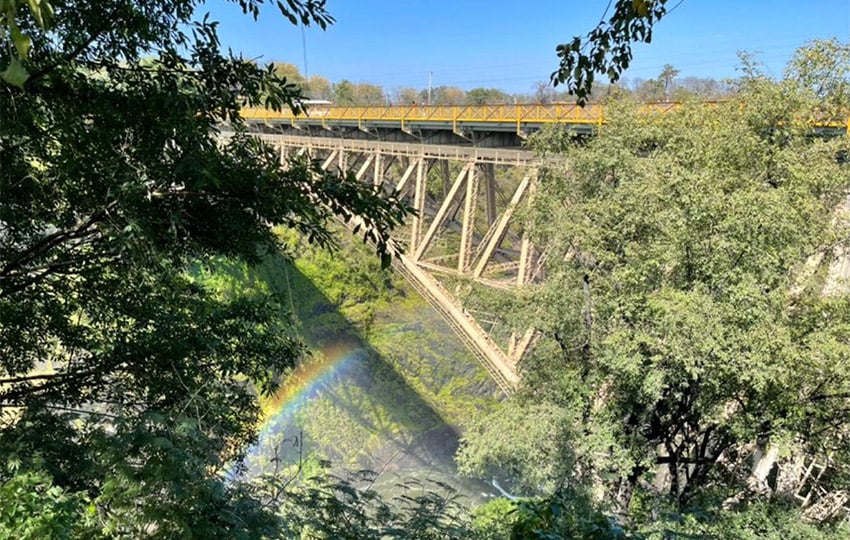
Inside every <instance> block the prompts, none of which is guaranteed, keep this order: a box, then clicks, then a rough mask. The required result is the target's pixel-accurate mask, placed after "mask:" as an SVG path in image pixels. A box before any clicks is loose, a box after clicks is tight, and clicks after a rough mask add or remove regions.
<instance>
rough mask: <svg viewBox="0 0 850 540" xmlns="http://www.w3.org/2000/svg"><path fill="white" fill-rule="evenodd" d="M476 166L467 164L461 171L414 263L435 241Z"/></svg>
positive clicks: (420, 246)
mask: <svg viewBox="0 0 850 540" xmlns="http://www.w3.org/2000/svg"><path fill="white" fill-rule="evenodd" d="M474 166H475V162H474V161H469V162H467V164H466V165H464V167H463V169H461V171H460V174H458V175H457V179H455V181H454V184H452V187H451V189H449V192H448V194H446V199H445V200H444V201H443V204H442V205H441V206H440V209H439V210H437V215H436V216H434V222H433V223H431V226H430V227H428V232H426V233H425V236H424V237H423V238H422V243H421V244H419V246H417V249H416V251H415V253H414V255H413V260H414V261H418V260H419V259H421V258H422V255H423V254H424V253H425V250H426V249H428V247H430V245H431V241H432V240H433V239H434V235H435V234H436V233H437V229H439V228H440V227H441V226H442V224H443V221H445V219H446V214H447V213H448V210H449V208H450V207H451V205H452V202H454V200H455V197H457V194H458V192H459V191H460V188H461V186H463V184H464V181H465V180H466V177H467V176H468V174H469V171H470V169H471V168H472V167H474Z"/></svg>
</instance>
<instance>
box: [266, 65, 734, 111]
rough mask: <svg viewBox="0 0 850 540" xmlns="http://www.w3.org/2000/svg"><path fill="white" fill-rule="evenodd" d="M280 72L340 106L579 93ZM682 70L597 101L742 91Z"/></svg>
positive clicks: (525, 99) (279, 68)
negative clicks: (386, 83) (389, 83)
mask: <svg viewBox="0 0 850 540" xmlns="http://www.w3.org/2000/svg"><path fill="white" fill-rule="evenodd" d="M274 68H275V71H276V72H277V74H278V75H282V76H284V77H286V78H287V80H288V81H289V82H292V83H294V84H295V85H297V86H299V87H300V88H301V90H302V92H303V93H304V95H305V96H307V97H308V98H310V99H322V100H328V101H331V102H333V103H335V104H337V105H410V104H413V103H417V104H422V105H425V104H431V105H485V104H487V105H500V104H513V103H552V102H556V101H575V97H573V96H570V95H569V94H567V93H566V92H559V91H557V90H556V89H555V88H553V87H552V86H551V85H550V84H549V83H548V82H546V81H538V82H536V83H534V85H533V86H532V88H530V91H529V92H527V93H515V94H511V93H508V92H505V91H503V90H500V89H499V88H483V87H482V88H472V89H470V90H464V89H463V88H459V87H457V86H445V85H441V86H434V87H432V88H431V89H430V91H429V89H428V88H413V87H411V86H404V87H396V88H392V89H387V88H384V87H382V86H380V85H377V84H372V83H368V82H352V81H348V80H345V79H343V80H341V81H339V82H335V83H332V82H331V81H329V80H328V79H327V78H325V77H323V76H321V75H311V76H309V77H305V76H304V75H303V74H302V73H301V72H300V71H299V70H298V67H296V66H295V65H294V64H289V63H283V62H280V63H278V62H276V63H274ZM679 73H680V72H679V70H678V69H676V68H675V67H673V66H672V65H669V64H668V65H665V66H664V69H662V70H661V73H659V74H658V76H657V77H656V78H653V79H642V78H634V79H628V78H625V77H624V78H622V79H620V81H619V82H618V83H617V84H615V85H608V84H603V83H597V84H596V85H594V87H593V93H592V95H591V101H600V100H603V99H605V98H606V97H607V96H609V95H610V94H612V93H627V94H631V95H633V96H634V97H635V98H636V99H638V100H640V101H683V100H687V99H692V98H699V99H722V98H725V97H730V96H731V95H733V94H734V93H735V91H736V85H735V84H734V83H733V82H732V81H718V80H716V79H710V78H702V77H681V78H680V77H679Z"/></svg>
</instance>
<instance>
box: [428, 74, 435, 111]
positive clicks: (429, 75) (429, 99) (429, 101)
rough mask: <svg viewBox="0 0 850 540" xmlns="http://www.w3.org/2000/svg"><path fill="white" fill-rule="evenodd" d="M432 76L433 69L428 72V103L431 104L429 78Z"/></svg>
mask: <svg viewBox="0 0 850 540" xmlns="http://www.w3.org/2000/svg"><path fill="white" fill-rule="evenodd" d="M433 76H434V72H433V71H429V72H428V105H429V106H430V105H431V78H432V77H433Z"/></svg>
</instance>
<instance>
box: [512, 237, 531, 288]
mask: <svg viewBox="0 0 850 540" xmlns="http://www.w3.org/2000/svg"><path fill="white" fill-rule="evenodd" d="M533 250H534V247H533V246H532V245H531V240H529V238H528V235H527V234H526V233H522V243H521V244H520V248H519V272H517V275H516V284H517V286H518V287H522V286H523V285H525V284H526V283H527V282H528V274H529V272H530V270H531V259H532V256H533Z"/></svg>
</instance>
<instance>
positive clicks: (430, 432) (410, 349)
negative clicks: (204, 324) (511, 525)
mask: <svg viewBox="0 0 850 540" xmlns="http://www.w3.org/2000/svg"><path fill="white" fill-rule="evenodd" d="M351 264H356V262H355V261H351ZM254 275H255V276H256V277H257V278H258V279H259V280H261V281H262V282H263V283H264V285H265V286H266V287H268V289H269V290H271V291H273V292H274V293H277V294H278V295H280V297H281V298H283V299H285V300H284V302H285V303H286V302H287V301H288V302H289V306H290V307H291V309H292V312H293V314H294V316H295V318H296V321H297V327H298V331H299V334H300V336H301V338H302V339H303V340H304V342H305V343H306V344H307V346H308V347H309V348H310V350H311V351H312V354H311V355H310V356H309V357H308V358H306V359H305V360H304V362H303V363H302V365H301V366H299V368H298V369H296V370H295V371H294V373H293V374H292V375H291V376H290V377H289V378H288V379H287V381H286V382H285V383H284V385H283V387H282V388H281V391H280V392H279V394H278V395H277V396H275V397H274V398H273V399H271V400H269V402H268V403H267V404H266V407H265V409H266V415H267V418H266V421H265V423H264V426H263V429H262V431H261V437H260V441H259V442H258V444H257V445H256V446H255V447H254V448H252V449H251V452H250V455H249V459H248V460H247V465H248V470H249V473H250V472H253V473H259V472H268V470H269V466H270V464H278V463H286V464H289V465H292V464H294V463H296V462H297V461H298V460H299V459H302V458H303V456H305V455H312V456H314V457H317V458H319V459H322V460H328V461H330V462H331V464H332V465H331V468H332V470H337V471H341V470H353V469H370V470H373V471H376V472H378V473H380V476H379V479H378V480H377V481H376V485H379V484H381V483H382V482H383V483H385V484H392V483H393V482H392V480H391V477H393V476H394V475H398V477H400V478H402V479H403V478H407V477H410V476H413V477H417V478H422V477H433V478H436V479H438V480H440V481H446V482H448V483H450V484H452V485H455V486H456V487H458V488H459V489H460V491H461V492H467V495H472V496H480V494H481V492H487V493H489V492H490V491H492V489H491V488H489V486H487V485H486V484H482V483H476V482H470V481H467V480H463V481H461V480H458V479H456V478H455V477H456V469H455V465H454V455H455V452H456V450H457V447H458V440H459V437H460V425H459V424H462V422H463V418H464V416H465V415H468V414H469V413H471V412H472V410H470V408H472V409H473V410H474V408H486V407H487V406H488V405H492V404H493V403H494V402H495V401H496V399H498V396H499V395H500V393H499V390H498V388H497V386H496V385H495V383H493V382H492V381H491V380H490V379H489V377H488V376H487V374H486V371H485V370H484V369H483V368H482V367H481V366H479V365H478V363H477V362H476V361H475V359H474V357H472V355H471V354H470V353H468V352H467V351H466V350H465V348H464V347H463V345H462V344H461V343H460V341H459V340H458V339H457V338H456V337H455V336H454V334H453V333H452V331H451V329H450V328H449V327H448V326H447V325H446V324H445V323H444V322H443V321H442V319H440V317H439V315H438V314H437V313H436V312H434V311H433V310H432V309H431V307H430V306H429V305H428V304H427V303H426V302H425V301H424V300H422V299H421V298H419V297H418V296H414V295H416V293H415V292H414V291H413V290H412V289H406V288H402V289H400V293H399V295H398V298H397V299H396V300H397V301H394V302H392V303H391V304H389V305H384V306H382V307H379V308H377V310H376V312H375V314H374V317H373V318H372V323H371V324H370V325H369V326H368V328H365V329H364V328H363V327H362V326H358V325H355V324H353V323H352V321H351V320H349V319H348V318H347V317H346V316H345V315H344V314H343V312H342V311H341V310H340V308H339V306H338V305H337V303H335V302H334V301H333V300H331V299H330V298H329V297H328V296H327V295H326V294H325V293H324V292H323V291H322V290H320V289H319V288H318V287H317V286H316V285H315V284H314V283H313V282H312V281H311V279H310V278H309V277H308V276H307V275H305V274H304V273H303V272H302V271H301V270H299V268H298V267H297V266H296V265H294V264H293V263H292V262H290V261H288V260H287V259H286V258H285V257H283V256H281V255H279V254H276V255H273V256H270V257H269V258H268V259H267V260H266V261H265V263H264V264H263V265H262V266H261V267H260V268H259V269H257V270H256V272H254ZM364 334H366V335H364ZM382 477H383V480H382Z"/></svg>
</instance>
